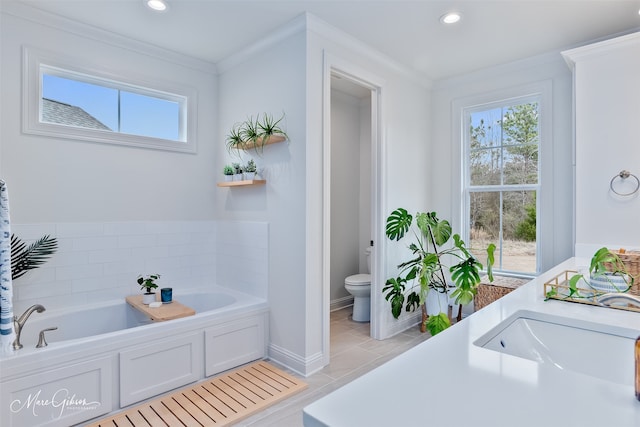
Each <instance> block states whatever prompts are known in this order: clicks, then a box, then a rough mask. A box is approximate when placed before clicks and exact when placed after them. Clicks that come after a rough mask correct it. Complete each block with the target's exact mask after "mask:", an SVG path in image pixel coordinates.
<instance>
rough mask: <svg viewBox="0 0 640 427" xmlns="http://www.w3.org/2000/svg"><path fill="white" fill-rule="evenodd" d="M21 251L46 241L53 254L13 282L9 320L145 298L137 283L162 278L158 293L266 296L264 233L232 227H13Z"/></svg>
mask: <svg viewBox="0 0 640 427" xmlns="http://www.w3.org/2000/svg"><path fill="white" fill-rule="evenodd" d="M12 232H13V233H14V234H16V236H18V237H19V238H20V239H22V240H23V241H25V242H26V243H28V244H29V243H31V242H33V241H34V240H36V239H38V238H40V237H42V236H43V235H45V234H48V235H50V236H52V237H56V238H57V240H58V250H57V252H56V253H55V254H54V255H53V256H52V257H51V258H50V260H49V261H47V262H46V263H45V264H43V265H42V266H41V267H39V268H37V269H34V270H30V271H29V272H27V273H26V274H25V275H24V276H22V277H21V278H19V279H16V280H14V281H13V305H14V312H16V313H20V312H22V311H23V310H24V309H25V308H26V307H28V306H30V305H32V304H35V303H39V304H43V305H44V306H45V307H47V308H48V309H57V308H63V307H67V306H74V305H82V304H86V303H89V302H96V301H102V300H111V299H124V297H125V296H127V295H132V294H139V293H140V292H142V291H141V290H140V287H139V286H138V284H137V283H136V279H137V277H138V275H140V274H143V275H147V274H154V273H158V274H160V275H161V278H160V280H159V281H158V284H159V286H160V287H165V286H166V287H172V288H174V292H179V291H180V290H183V289H191V288H203V287H207V286H211V285H220V286H228V287H231V288H234V289H236V290H239V291H242V292H246V293H250V294H252V295H256V296H259V297H264V298H266V296H267V282H268V279H267V277H268V275H267V260H268V258H267V253H268V251H267V247H268V225H267V224H266V223H257V222H236V221H225V222H216V221H166V222H165V221H152V222H104V223H97V222H96V223H39V224H15V223H14V224H12Z"/></svg>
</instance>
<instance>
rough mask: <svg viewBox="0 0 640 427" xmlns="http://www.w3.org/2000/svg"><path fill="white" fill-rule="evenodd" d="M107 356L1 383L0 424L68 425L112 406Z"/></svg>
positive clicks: (101, 413)
mask: <svg viewBox="0 0 640 427" xmlns="http://www.w3.org/2000/svg"><path fill="white" fill-rule="evenodd" d="M111 368H112V363H111V358H110V357H101V358H97V359H92V360H87V361H85V362H81V363H77V364H72V365H67V366H63V365H60V366H58V367H55V368H53V369H50V370H48V371H46V372H40V373H34V374H32V375H28V376H24V377H21V378H19V379H16V380H13V381H7V382H4V383H3V384H2V391H1V393H0V395H1V396H2V406H3V408H2V411H0V413H1V414H2V415H1V418H0V425H2V426H16V427H17V426H32V425H34V420H37V421H38V424H37V425H38V426H49V427H54V426H62V427H66V426H70V425H73V424H77V423H80V422H83V421H86V420H88V419H91V418H94V417H97V416H100V415H103V414H106V413H108V412H110V411H111V410H112V401H111V388H112V386H113V385H112V383H111V379H112V369H111Z"/></svg>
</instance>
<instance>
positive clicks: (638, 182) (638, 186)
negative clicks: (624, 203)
mask: <svg viewBox="0 0 640 427" xmlns="http://www.w3.org/2000/svg"><path fill="white" fill-rule="evenodd" d="M629 177H632V178H633V179H635V180H636V188H634V189H633V190H631V191H629V192H628V193H620V192H618V191H616V189H615V188H613V183H614V182H615V180H616V179H618V178H620V179H622V180H625V179H627V178H629ZM609 188H611V191H613V192H614V193H616V194H617V195H618V196H631V195H633V194H635V193H637V192H638V190H639V189H640V179H638V177H637V176H635V175H634V174H632V173H631V172H629V171H627V170H622V171H620V173H619V174H617V175H615V176H614V177H613V178H611V182H610V183H609Z"/></svg>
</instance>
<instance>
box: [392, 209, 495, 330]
mask: <svg viewBox="0 0 640 427" xmlns="http://www.w3.org/2000/svg"><path fill="white" fill-rule="evenodd" d="M413 224H414V218H413V216H412V215H411V214H409V213H408V212H407V210H406V209H403V208H399V209H396V210H394V211H393V212H391V214H390V215H389V217H388V218H387V225H386V235H387V237H388V238H389V239H391V240H395V241H400V240H402V239H403V238H404V237H405V235H407V234H408V233H409V231H410V230H412V232H413V235H414V237H415V239H414V241H413V242H411V243H410V244H409V247H408V248H409V250H410V251H411V258H410V259H409V260H407V261H405V262H403V263H401V264H400V265H398V269H399V270H400V273H399V276H397V277H394V278H390V279H388V280H387V282H386V284H385V287H384V288H383V289H382V292H383V293H384V292H386V295H385V299H386V300H387V301H389V303H390V304H391V314H392V315H393V317H395V318H396V319H397V318H398V317H399V316H400V314H401V313H402V308H403V307H405V309H406V311H414V310H415V309H417V308H418V307H421V308H422V313H423V324H422V325H421V330H423V331H424V330H425V329H428V330H429V332H430V333H431V334H432V335H435V334H437V333H439V332H442V331H443V330H445V329H446V328H448V327H449V326H451V321H450V319H449V317H448V316H447V314H446V313H443V312H440V313H439V314H437V315H433V314H431V315H429V316H427V315H426V307H425V301H426V299H427V295H428V294H429V292H431V291H435V292H438V293H448V292H449V290H450V287H451V286H452V287H453V288H455V289H454V290H453V292H452V293H451V297H452V298H455V302H456V304H469V303H470V302H471V301H473V297H474V296H475V294H476V292H477V287H478V284H479V283H480V273H481V272H482V270H483V265H482V264H481V263H480V262H479V261H478V260H477V259H476V258H475V257H474V256H473V255H472V254H471V252H470V251H469V249H467V247H466V246H465V243H464V242H463V241H462V239H460V236H459V235H458V234H454V235H453V236H452V229H451V225H450V224H449V222H448V221H446V220H441V219H439V218H438V216H437V214H436V213H435V212H427V213H424V212H418V213H417V214H416V216H415V227H413V228H412V225H413ZM494 250H495V245H494V244H493V243H492V244H490V245H489V246H488V247H487V249H486V252H487V274H488V276H489V280H491V281H493V275H492V271H491V267H492V266H493V261H494V258H493V252H494ZM448 260H453V261H454V263H453V265H451V266H450V267H447V268H446V270H447V274H445V261H448ZM408 291H410V292H409V293H408V294H407V292H408Z"/></svg>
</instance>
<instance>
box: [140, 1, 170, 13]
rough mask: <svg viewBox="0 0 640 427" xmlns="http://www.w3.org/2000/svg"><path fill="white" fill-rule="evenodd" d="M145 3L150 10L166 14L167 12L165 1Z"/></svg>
mask: <svg viewBox="0 0 640 427" xmlns="http://www.w3.org/2000/svg"><path fill="white" fill-rule="evenodd" d="M145 3H146V4H147V7H148V8H149V9H153V10H156V11H158V12H164V11H165V10H167V3H166V2H165V1H164V0H146V1H145Z"/></svg>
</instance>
